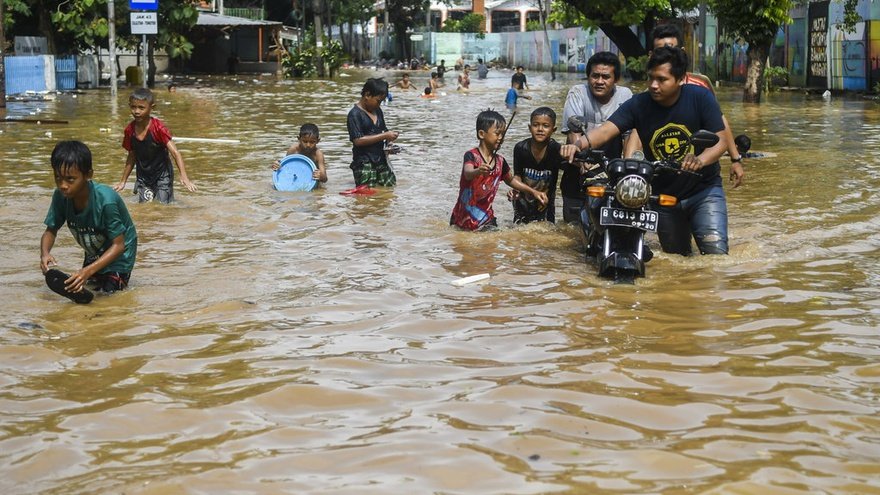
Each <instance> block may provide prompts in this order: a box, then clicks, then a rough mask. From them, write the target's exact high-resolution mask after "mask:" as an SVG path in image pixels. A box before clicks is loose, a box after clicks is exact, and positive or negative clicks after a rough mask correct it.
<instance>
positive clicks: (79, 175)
mask: <svg viewBox="0 0 880 495" xmlns="http://www.w3.org/2000/svg"><path fill="white" fill-rule="evenodd" d="M52 171H53V173H54V175H55V186H56V189H55V193H54V194H52V205H51V206H50V207H49V213H48V214H47V215H46V220H45V222H44V223H45V224H46V230H45V232H43V237H42V238H41V239H40V269H41V270H42V271H43V273H44V274H47V272H55V274H56V275H57V277H55V280H54V283H53V282H50V280H49V279H50V277H49V276H47V282H49V283H50V287H51V288H52V290H54V291H55V292H58V293H59V294H61V295H63V296H65V297H68V298H70V299H73V300H74V301H76V302H81V303H86V302H89V301H91V296H90V295H89V296H88V298H87V299H82V296H83V295H85V293H88V291H84V289H85V284H86V282H88V281H91V282H94V283H95V284H96V286H97V289H100V290H103V291H105V292H115V291H117V290H122V289H124V288H125V287H126V286H127V285H128V280H129V277H130V276H131V270H132V269H133V268H134V260H135V256H136V254H137V231H136V230H135V227H134V222H132V220H131V217H130V216H129V214H128V209H127V208H126V207H125V202H124V201H123V200H122V198H120V197H119V194H117V193H116V192H115V191H114V190H113V189H111V188H110V187H109V186H105V185H104V184H97V183H94V182H92V173H93V171H92V153H91V151H89V148H88V147H87V146H86V145H85V144H83V143H81V142H79V141H61V142H59V143H58V144H57V145H55V149H54V150H53V151H52ZM65 223H66V224H67V226H68V227H69V228H70V233H71V234H73V237H74V239H76V242H77V244H79V245H80V246H81V247H82V248H83V250H84V251H85V261H83V266H82V268H81V269H79V270H77V271H76V273H74V274H73V275H70V276H69V277H66V278H64V279H63V280H61V277H64V276H65V275H64V274H61V272H58V271H57V270H52V269H51V268H52V267H53V266H54V265H56V264H57V262H56V261H55V257H54V256H52V254H51V251H52V247H53V246H54V245H55V238H56V236H57V235H58V229H60V228H61V227H62V226H63V225H64V224H65ZM47 275H52V273H48V274H47Z"/></svg>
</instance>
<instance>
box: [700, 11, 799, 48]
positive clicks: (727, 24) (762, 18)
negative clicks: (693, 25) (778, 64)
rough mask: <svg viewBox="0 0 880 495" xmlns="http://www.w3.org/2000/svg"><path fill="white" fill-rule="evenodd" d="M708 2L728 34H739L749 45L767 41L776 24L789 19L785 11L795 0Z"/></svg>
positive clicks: (780, 24)
mask: <svg viewBox="0 0 880 495" xmlns="http://www.w3.org/2000/svg"><path fill="white" fill-rule="evenodd" d="M709 6H710V8H711V9H712V11H713V12H714V13H715V15H716V16H717V17H718V22H719V24H721V26H722V27H723V28H724V29H725V30H726V31H727V32H728V34H730V35H732V36H741V37H742V38H743V39H744V40H745V41H746V42H747V43H748V44H749V45H767V44H768V43H770V42H772V41H773V39H774V38H775V37H776V32H777V31H779V27H780V26H782V25H783V24H789V23H791V17H789V15H788V12H789V10H791V9H792V8H793V7H794V6H795V0H760V1H753V2H743V1H742V0H711V1H710V2H709Z"/></svg>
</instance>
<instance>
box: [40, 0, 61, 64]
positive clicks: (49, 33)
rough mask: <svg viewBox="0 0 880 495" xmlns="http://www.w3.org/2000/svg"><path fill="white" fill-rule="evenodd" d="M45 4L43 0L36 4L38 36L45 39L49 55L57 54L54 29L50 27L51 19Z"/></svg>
mask: <svg viewBox="0 0 880 495" xmlns="http://www.w3.org/2000/svg"><path fill="white" fill-rule="evenodd" d="M45 3H46V2H44V1H43V0H39V1H38V2H37V10H38V12H39V13H38V14H37V24H38V28H37V29H39V31H40V34H42V35H43V36H45V37H46V47H47V48H48V49H49V53H55V54H57V53H58V51H57V49H56V48H57V47H56V46H55V28H54V27H53V26H52V18H51V15H52V14H50V10H49V8H47V7H46V5H45Z"/></svg>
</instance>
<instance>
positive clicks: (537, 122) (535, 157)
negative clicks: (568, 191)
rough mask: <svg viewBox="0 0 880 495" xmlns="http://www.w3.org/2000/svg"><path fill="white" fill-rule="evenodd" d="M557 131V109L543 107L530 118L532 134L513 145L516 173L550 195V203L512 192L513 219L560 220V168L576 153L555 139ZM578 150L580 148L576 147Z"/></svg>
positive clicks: (524, 181)
mask: <svg viewBox="0 0 880 495" xmlns="http://www.w3.org/2000/svg"><path fill="white" fill-rule="evenodd" d="M554 132H556V112H554V111H553V109H551V108H550V107H539V108H537V109H535V111H533V112H532V115H531V117H530V119H529V133H530V134H531V135H532V137H530V138H527V139H523V140H522V141H520V142H518V143H516V146H514V147H513V174H514V176H515V177H516V178H517V179H519V180H521V181H522V182H523V183H524V184H527V185H529V186H530V187H531V188H532V189H535V190H536V191H541V192H544V193H545V194H547V203H546V204H542V203H540V202H538V200H537V199H535V198H534V197H533V196H529V195H525V194H522V195H521V194H517V192H516V191H515V190H511V191H510V192H509V193H508V198H509V199H511V200H512V201H513V222H514V223H529V222H533V221H542V220H543V221H548V222H555V221H556V206H555V205H556V203H555V201H554V200H555V198H556V182H557V178H558V177H559V169H561V168H563V167H564V166H565V165H566V164H567V162H566V161H565V156H567V155H568V154H569V153H571V152H572V150H573V146H572V145H567V144H566V145H561V144H559V143H558V142H557V141H556V140H555V139H553V137H552V136H553V133H554ZM575 151H576V150H575Z"/></svg>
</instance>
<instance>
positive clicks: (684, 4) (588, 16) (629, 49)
mask: <svg viewBox="0 0 880 495" xmlns="http://www.w3.org/2000/svg"><path fill="white" fill-rule="evenodd" d="M564 2H565V3H566V4H568V5H570V6H572V7H574V8H575V9H577V10H578V11H579V12H581V13H582V14H583V19H584V22H585V24H584V27H592V28H600V29H602V32H604V33H605V35H606V36H608V38H610V39H611V41H613V42H614V44H615V45H616V46H617V48H619V49H620V51H621V52H623V54H624V55H625V56H627V57H638V56H640V55H644V54H645V53H646V52H647V49H646V48H645V46H644V45H643V44H642V41H641V39H640V38H639V36H638V35H637V34H636V33H634V32H633V31H632V29H630V26H634V25H638V26H641V27H642V29H643V31H644V32H645V33H650V32H651V31H652V30H653V29H654V25H655V24H656V23H657V20H658V19H674V18H678V17H681V15H682V14H683V13H685V12H689V11H691V10H693V9H695V8H696V7H697V5H699V0H641V1H636V0H604V1H602V2H597V1H595V0H564Z"/></svg>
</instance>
